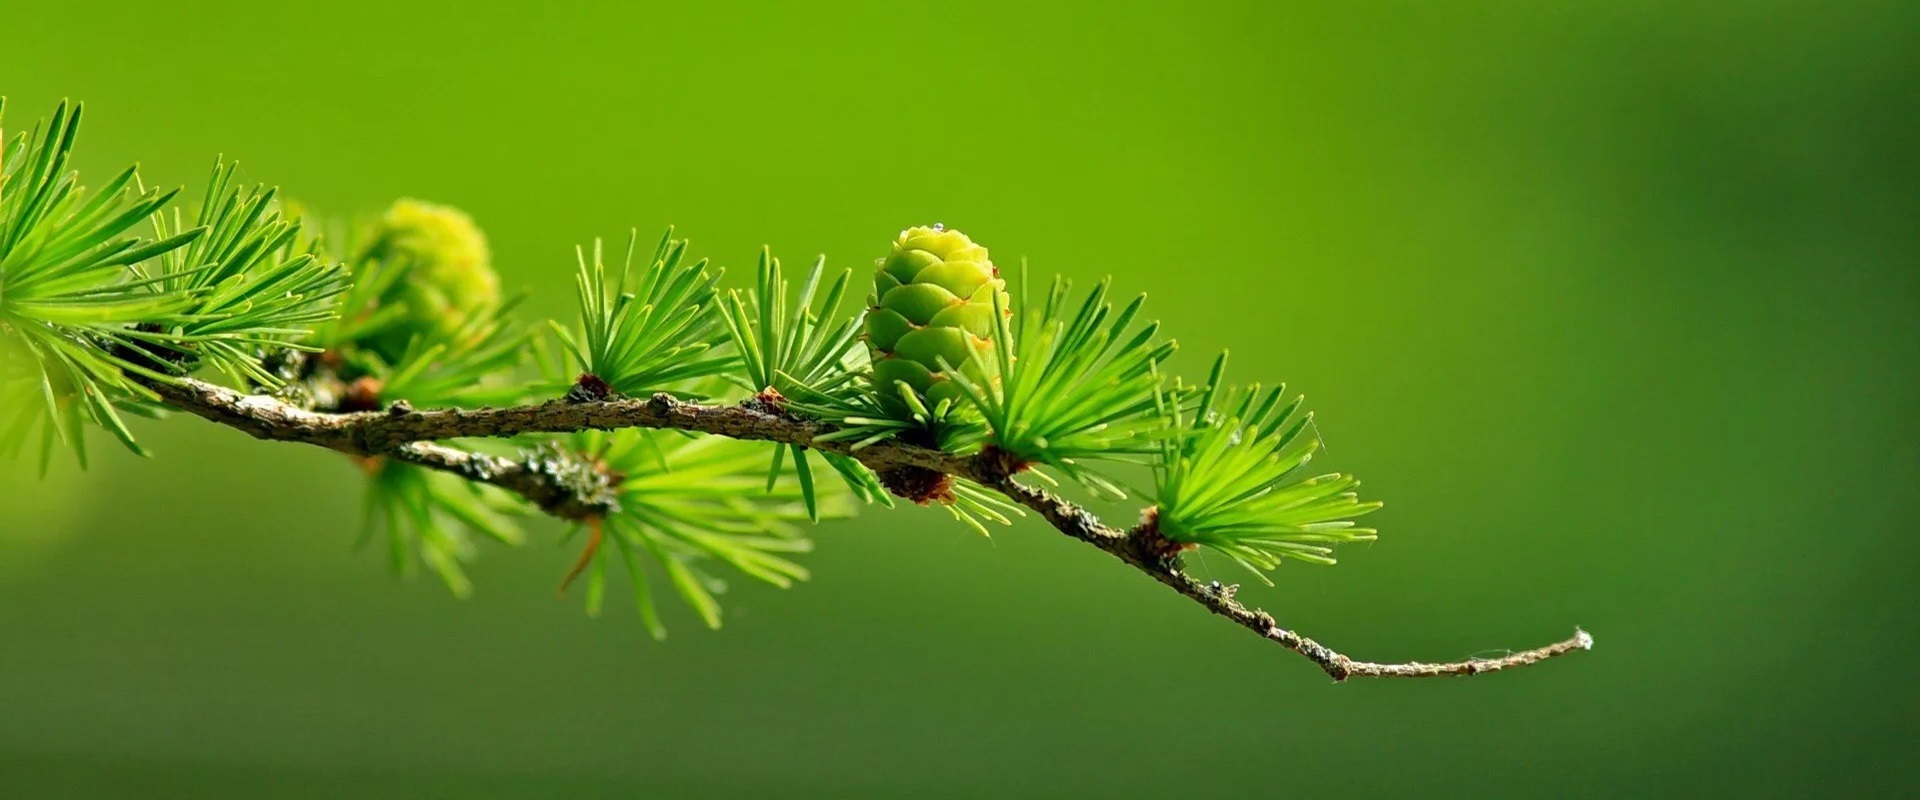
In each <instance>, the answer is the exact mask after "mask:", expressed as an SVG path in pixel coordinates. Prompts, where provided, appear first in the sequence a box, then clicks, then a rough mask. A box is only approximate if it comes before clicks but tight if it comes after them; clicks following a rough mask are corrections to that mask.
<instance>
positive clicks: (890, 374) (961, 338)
mask: <svg viewBox="0 0 1920 800" xmlns="http://www.w3.org/2000/svg"><path fill="white" fill-rule="evenodd" d="M995 293H998V294H999V295H1000V303H1001V307H1002V308H1005V307H1007V306H1008V300H1007V284H1006V281H1003V280H1001V279H1000V270H999V269H996V268H995V267H994V266H993V261H992V260H990V259H989V258H988V257H987V248H985V247H982V246H980V245H978V244H974V242H973V240H971V239H968V238H967V235H966V234H964V233H961V232H959V231H950V230H946V229H944V228H941V227H940V226H938V225H935V226H933V227H931V228H909V229H907V230H905V231H901V233H900V238H898V239H896V240H894V242H893V253H892V254H891V255H889V256H887V257H886V258H885V259H882V260H881V261H880V262H879V270H878V271H877V272H876V273H874V276H873V296H872V297H870V298H868V300H867V305H868V306H869V308H868V309H867V346H868V348H870V349H871V351H872V353H873V379H874V384H875V386H876V388H877V389H878V390H879V391H880V398H881V402H883V403H887V404H888V405H890V406H896V407H898V406H904V405H905V401H904V400H901V399H900V396H899V393H898V390H897V386H896V384H898V383H905V384H907V385H908V386H911V387H913V390H914V391H915V392H917V393H918V394H919V396H920V399H921V400H922V401H923V402H924V403H925V404H926V406H927V408H928V409H930V410H933V409H937V407H938V406H939V404H940V403H941V402H943V401H946V402H951V403H959V402H960V389H959V387H958V386H955V385H954V383H953V381H952V380H951V379H950V378H948V377H947V375H946V373H945V372H944V371H943V370H942V368H941V366H940V364H941V361H942V360H945V362H946V363H947V364H949V365H951V366H952V367H954V368H955V369H959V370H963V371H964V373H965V375H966V376H967V377H968V378H969V379H971V380H973V381H974V382H976V383H979V384H983V385H984V384H987V383H989V382H991V381H993V380H996V378H997V376H996V375H995V374H994V373H995V372H996V371H997V370H996V368H995V366H994V365H995V363H996V362H995V361H994V359H993V353H992V350H991V348H992V346H993V336H994V324H993V297H994V294H995ZM976 353H977V354H978V355H979V356H980V357H979V358H978V359H975V358H972V356H973V355H974V354H976Z"/></svg>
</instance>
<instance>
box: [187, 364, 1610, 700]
mask: <svg viewBox="0 0 1920 800" xmlns="http://www.w3.org/2000/svg"><path fill="white" fill-rule="evenodd" d="M152 388H153V390H154V391H155V392H156V393H158V394H159V395H160V397H161V398H162V399H163V400H164V401H165V402H166V403H167V404H168V405H170V406H173V407H175V408H178V409H180V410H183V411H187V412H189V413H192V414H194V415H196V416H199V417H201V418H204V419H207V420H210V421H213V422H216V423H219V424H221V425H225V426H228V427H231V428H235V429H238V430H241V431H243V432H245V433H247V434H249V435H251V436H253V437H255V438H258V439H265V440H273V441H287V442H301V443H305V444H311V445H316V446H320V447H326V448H329V449H332V450H337V451H340V452H343V453H347V454H349V455H353V456H357V457H362V458H378V457H391V458H396V459H399V460H402V461H406V462H409V463H413V464H418V465H420V466H425V467H430V468H433V469H438V470H442V471H445V472H449V473H453V474H455V475H459V476H461V477H463V478H466V479H468V480H474V481H480V482H483V483H488V484H491V485H494V486H498V487H501V488H503V489H507V490H509V491H512V492H515V493H517V494H519V495H521V496H522V497H525V498H526V499H528V500H529V501H531V502H533V503H534V504H535V505H537V506H539V507H540V508H541V509H542V510H544V511H546V512H547V513H549V514H552V515H554V516H556V517H560V518H563V519H568V520H575V521H582V520H588V519H593V518H596V517H598V516H600V515H604V514H605V513H607V512H608V511H609V510H611V509H613V508H616V507H617V504H616V501H615V500H614V499H613V496H612V493H611V492H610V490H609V488H608V485H607V482H606V479H605V476H603V475H599V474H597V473H595V472H594V471H593V470H592V469H591V468H590V467H588V466H586V465H584V464H579V463H575V462H570V461H569V460H568V459H567V457H566V456H564V455H562V454H557V453H531V454H527V455H525V456H523V457H522V458H520V459H509V458H504V457H500V456H492V455H486V454H481V453H473V452H467V451H464V450H460V449H457V448H453V447H448V446H445V445H440V444H435V443H434V442H435V441H436V440H444V439H461V438H501V437H510V436H516V435H520V434H527V433H571V432H577V431H583V430H615V429H621V428H653V429H677V430H686V431H695V432H700V433H705V434H710V435H714V436H723V437H727V438H732V439H740V440H748V441H766V442H775V443H781V444H788V445H799V446H803V447H810V448H814V449H818V450H820V451H823V452H827V453H835V454H841V455H846V456H849V457H851V458H854V459H857V460H859V461H860V462H861V463H863V464H865V465H867V466H868V467H870V468H872V469H874V470H875V471H880V472H884V471H888V470H895V469H900V468H903V467H912V468H919V469H925V470H930V471H933V472H938V473H941V474H945V475H953V476H958V477H963V478H967V479H969V480H972V481H975V482H977V483H979V484H981V485H983V486H986V487H988V488H990V489H992V490H994V491H997V492H999V493H1001V494H1003V495H1005V496H1006V497H1007V498H1009V499H1011V500H1013V501H1014V502H1016V503H1018V504H1020V505H1022V506H1024V507H1026V508H1028V509H1031V510H1032V511H1034V512H1035V513H1037V514H1039V515H1040V516H1041V517H1042V518H1043V519H1045V520H1046V521H1047V523H1048V524H1050V525H1052V526H1053V527H1054V528H1055V529H1057V530H1059V531H1060V532H1061V533H1063V534H1066V535H1067V536H1070V537H1073V538H1075V539H1078V540H1080V541H1083V542H1086V543H1088V544H1091V545H1093V546H1094V547H1097V548H1099V549H1100V550H1102V551H1105V552H1106V553H1107V554H1109V555H1112V556H1114V557H1115V558H1118V559H1120V560H1121V561H1123V562H1126V564H1127V565H1129V566H1131V567H1133V568H1134V569H1136V570H1139V571H1141V572H1144V573H1146V574H1147V575H1149V576H1152V577H1153V578H1154V579H1155V580H1157V581H1159V582H1161V583H1162V584H1165V585H1166V586H1167V587H1168V588H1171V589H1173V590H1174V591H1176V592H1179V593H1180V594H1181V595H1184V596H1185V597H1187V598H1188V599H1190V600H1193V601H1194V602H1196V603H1199V604H1200V605H1201V606H1203V607H1205V608H1206V609H1207V610H1209V611H1212V612H1213V613H1215V614H1219V615H1220V616H1223V617H1226V618H1228V619H1230V620H1232V621H1234V622H1236V623H1238V624H1239V625H1240V626H1241V627H1244V628H1247V629H1248V630H1251V631H1253V632H1254V633H1255V634H1257V635H1259V636H1260V637H1262V638H1264V639H1269V640H1272V641H1273V642H1275V643H1278V644H1279V645H1280V646H1282V647H1285V648H1287V649H1288V650H1291V651H1293V652H1295V653H1298V654H1300V655H1301V656H1304V657H1306V658H1307V659H1308V660H1310V661H1312V662H1314V664H1316V665H1318V666H1319V667H1320V669H1322V670H1323V671H1325V672H1326V673H1327V674H1328V675H1329V676H1331V677H1332V678H1333V679H1334V680H1336V681H1340V680H1345V679H1347V678H1353V677H1410V678H1417V677H1442V676H1454V675H1478V674H1481V673H1486V672H1497V671H1500V670H1503V669H1509V668H1513V667H1520V666H1527V665H1531V664H1536V663H1539V662H1541V661H1545V660H1547V659H1550V658H1554V657H1557V656H1562V655H1566V654H1568V653H1572V652H1574V651H1577V650H1586V649H1590V648H1591V647H1592V646H1593V637H1592V636H1590V635H1589V634H1587V633H1586V632H1585V631H1576V632H1575V634H1574V636H1573V637H1572V638H1569V639H1567V640H1565V641H1561V642H1557V643H1554V644H1551V645H1547V646H1545V647H1541V648H1536V649H1533V650H1525V651H1521V652H1516V653H1511V654H1509V655H1506V656H1502V657H1498V658H1487V659H1469V660H1465V661H1457V662H1451V663H1439V664H1428V663H1422V662H1407V663H1400V664H1382V663H1373V662H1366V661H1356V660H1354V659H1352V658H1350V657H1348V656H1346V655H1344V654H1342V653H1340V652H1338V651H1335V650H1333V649H1332V648H1329V647H1327V646H1325V645H1322V644H1320V643H1319V642H1316V641H1314V640H1312V639H1309V638H1307V637H1305V636H1302V635H1300V634H1298V633H1295V632H1293V631H1291V630H1287V629H1285V628H1282V627H1280V625H1279V624H1278V623H1277V622H1275V621H1274V619H1273V617H1272V615H1270V614H1268V613H1267V612H1265V611H1261V610H1259V609H1253V608H1248V607H1247V606H1245V605H1243V604H1241V603H1240V602H1239V601H1238V600H1236V599H1235V598H1234V589H1235V587H1233V586H1223V585H1221V584H1219V583H1217V582H1208V583H1201V582H1200V581H1197V580H1195V579H1193V578H1192V577H1189V576H1188V575H1187V574H1186V573H1185V572H1184V571H1182V570H1181V568H1180V564H1179V561H1178V554H1179V553H1180V552H1181V549H1182V547H1183V545H1181V544H1179V543H1176V542H1173V541H1170V540H1169V539H1167V538H1166V537H1165V536H1163V535H1161V533H1160V532H1159V530H1158V526H1157V524H1156V520H1155V519H1154V515H1153V513H1152V512H1151V511H1149V513H1148V514H1147V515H1146V518H1145V519H1144V520H1143V521H1142V523H1141V524H1140V525H1138V526H1136V527H1134V528H1133V529H1131V530H1128V531H1121V530H1119V529H1116V528H1113V527H1111V526H1108V525H1107V524H1105V523H1103V522H1101V521H1100V519H1099V518H1098V517H1096V516H1094V515H1093V514H1092V513H1090V512H1088V511H1087V510H1086V509H1083V508H1081V507H1079V506H1078V505H1075V504H1073V503H1071V502H1068V501H1066V500H1064V499H1061V498H1059V497H1056V496H1054V495H1053V494H1051V493H1049V492H1047V491H1045V490H1042V489H1037V488H1034V487H1031V486H1027V485H1025V484H1022V483H1020V482H1018V481H1016V480H1014V478H1013V475H1012V472H1011V470H1010V469H1009V460H1008V459H1007V458H1006V457H1005V456H1004V455H1002V454H1000V453H998V452H997V451H995V450H992V449H989V450H986V451H983V452H981V453H979V454H977V455H973V456H960V455H954V454H951V453H945V452H942V451H939V450H935V449H932V448H926V447H920V446H917V445H912V444H906V443H901V442H897V441H883V442H878V443H875V444H872V445H869V446H867V447H862V448H859V449H854V447H853V445H851V444H849V443H847V442H843V441H833V440H828V441H820V437H822V436H823V435H826V434H829V433H832V432H833V430H834V429H833V428H832V427H829V426H825V425H821V424H818V423H814V422H809V421H805V420H800V419H796V418H793V417H790V416H786V415H783V414H779V413H774V412H771V411H768V410H762V409H761V408H756V407H753V406H752V405H751V404H743V405H737V406H715V405H703V404H698V403H689V402H685V401H681V400H678V399H676V398H674V397H672V396H671V395H667V394H657V395H654V396H653V397H651V398H647V399H644V400H642V399H609V400H591V401H587V402H571V401H567V400H552V401H548V402H545V403H541V404H538V405H523V406H512V407H507V408H478V409H467V408H446V409H430V410H415V409H413V408H411V407H408V406H406V405H404V404H399V405H395V406H393V407H390V408H388V409H387V410H386V411H365V412H352V413H326V412H316V411H308V410H305V409H302V408H298V407H296V406H293V405H291V404H288V403H285V402H282V401H280V400H277V399H274V398H271V397H266V396H262V395H246V394H242V393H240V392H237V391H234V390H232V389H228V388H225V387H222V386H217V385H215V384H211V383H206V382H204V381H199V380H194V379H181V380H178V381H177V382H173V383H158V382H156V383H153V384H152Z"/></svg>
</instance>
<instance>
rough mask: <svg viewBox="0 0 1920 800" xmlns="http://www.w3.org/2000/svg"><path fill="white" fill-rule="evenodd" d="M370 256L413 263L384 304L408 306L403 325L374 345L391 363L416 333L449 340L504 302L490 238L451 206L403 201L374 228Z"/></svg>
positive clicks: (394, 205) (391, 209)
mask: <svg viewBox="0 0 1920 800" xmlns="http://www.w3.org/2000/svg"><path fill="white" fill-rule="evenodd" d="M367 255H368V256H370V257H372V258H378V259H382V260H388V261H394V262H396V263H406V264H410V265H411V268H410V269H409V271H408V273H407V274H406V276H405V277H403V278H401V279H400V281H399V282H398V283H396V284H394V286H393V288H392V289H389V290H388V291H387V295H386V296H385V297H382V298H381V302H383V303H398V304H403V305H404V306H405V307H406V315H405V317H404V324H402V325H401V326H400V329H399V330H395V331H391V332H389V333H387V334H384V335H383V336H382V337H380V340H379V341H377V342H375V349H377V350H379V351H381V353H382V354H383V355H385V356H387V357H388V358H389V359H390V360H391V359H393V358H395V357H398V355H399V354H400V352H401V351H403V350H404V349H405V348H406V343H407V340H408V339H409V338H411V337H412V336H413V335H414V334H415V333H420V334H425V335H426V336H428V337H429V338H441V337H445V336H449V335H451V334H453V333H455V332H457V331H459V330H460V328H461V326H463V325H465V324H466V323H467V321H468V320H469V319H472V318H473V317H474V316H475V315H477V314H482V313H485V312H486V311H488V310H490V309H492V308H493V307H495V306H496V305H498V304H499V303H500V278H499V276H498V275H497V274H495V273H494V271H493V259H492V255H491V254H490V253H489V251H488V249H487V237H486V235H485V234H483V233H481V232H480V228H479V226H477V225H475V224H474V223H473V218H472V217H469V216H467V213H466V212H464V211H461V210H460V209H457V208H453V207H451V206H442V205H435V204H433V203H425V202H421V201H419V200H413V199H403V200H400V201H397V202H395V203H394V204H393V206H392V207H391V208H388V209H387V212H386V213H385V214H382V215H381V216H380V219H379V221H378V222H377V223H376V224H375V226H374V229H373V235H372V237H371V240H370V241H369V244H368V248H367Z"/></svg>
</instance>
